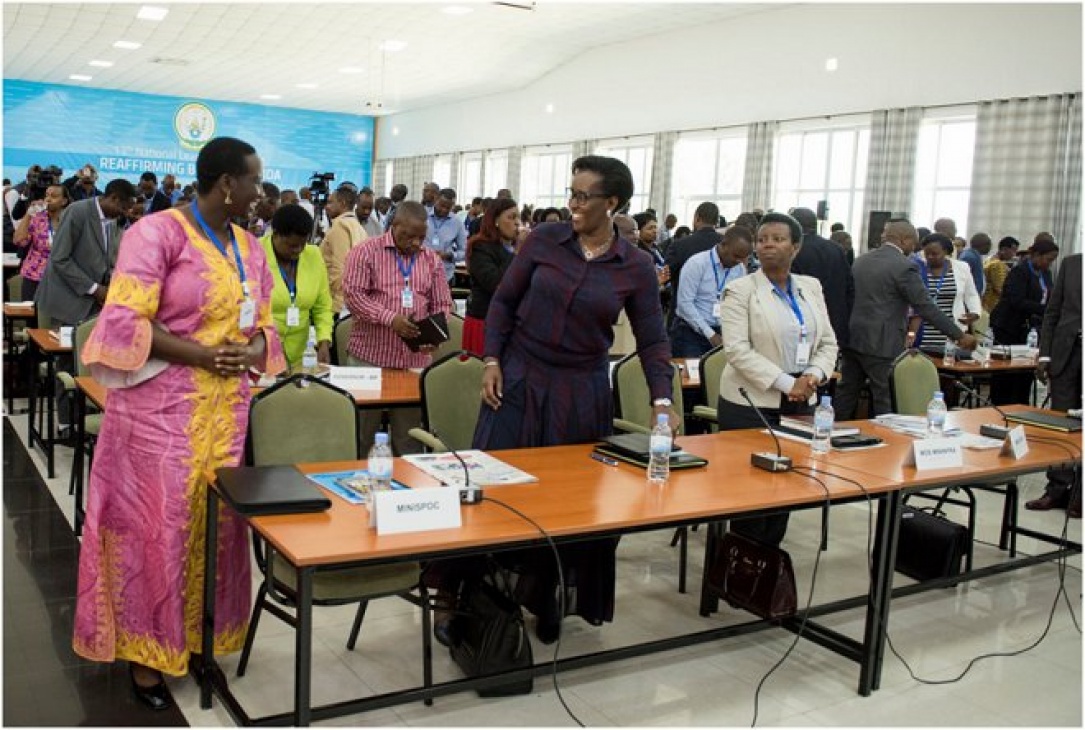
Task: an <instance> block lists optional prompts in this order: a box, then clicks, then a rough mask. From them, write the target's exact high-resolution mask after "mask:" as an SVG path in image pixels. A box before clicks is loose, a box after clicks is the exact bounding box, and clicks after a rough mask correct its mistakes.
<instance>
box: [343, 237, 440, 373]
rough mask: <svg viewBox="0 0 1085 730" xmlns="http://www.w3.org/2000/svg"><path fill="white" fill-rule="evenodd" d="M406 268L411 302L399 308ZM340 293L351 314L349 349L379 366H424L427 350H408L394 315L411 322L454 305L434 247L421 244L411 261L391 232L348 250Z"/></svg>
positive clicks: (359, 357) (355, 354) (427, 363)
mask: <svg viewBox="0 0 1085 730" xmlns="http://www.w3.org/2000/svg"><path fill="white" fill-rule="evenodd" d="M404 272H409V275H408V276H407V277H406V278H407V279H408V281H409V282H410V288H411V291H412V293H413V297H414V307H413V308H412V309H410V310H406V309H403V306H402V295H403V284H404V278H405V277H404ZM343 294H344V296H345V299H346V303H347V308H348V309H350V313H351V315H353V317H354V326H353V328H352V329H351V332H350V341H349V343H348V345H347V350H348V351H349V352H350V354H351V355H353V356H354V357H356V358H358V359H359V360H362V361H363V362H367V363H371V364H373V365H376V366H378V367H382V368H424V367H426V366H427V365H429V364H430V360H431V355H430V354H429V353H425V352H411V350H410V348H409V347H407V345H406V343H404V342H403V340H402V339H401V338H400V337H399V335H397V334H396V333H395V331H394V330H393V329H392V319H393V318H394V317H395V316H396V315H397V314H403V315H406V316H408V317H410V318H411V319H413V320H415V321H419V320H422V319H425V318H426V317H428V316H430V315H431V314H436V313H437V312H444V313H445V314H446V315H447V314H448V312H449V311H450V310H451V309H452V293H451V292H450V291H449V288H448V280H447V279H446V278H445V270H444V266H442V265H441V260H440V259H439V258H438V257H437V254H435V253H434V252H433V251H430V250H427V249H422V250H421V251H419V252H418V253H417V254H415V256H414V258H413V264H412V260H411V258H409V257H404V256H403V255H401V254H400V253H399V251H398V250H397V249H396V245H395V243H394V242H393V240H392V233H391V232H390V231H389V232H388V233H385V234H384V235H383V236H378V237H376V238H370V239H368V240H366V241H363V242H362V243H359V244H358V245H357V246H355V247H354V248H352V249H351V250H350V253H348V254H347V260H346V263H345V264H344V267H343Z"/></svg>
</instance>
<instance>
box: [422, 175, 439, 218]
mask: <svg viewBox="0 0 1085 730" xmlns="http://www.w3.org/2000/svg"><path fill="white" fill-rule="evenodd" d="M440 193H441V186H440V185H438V184H437V183H435V182H428V183H423V184H422V205H423V206H425V208H426V213H432V212H433V204H434V203H436V202H437V196H438V195H440Z"/></svg>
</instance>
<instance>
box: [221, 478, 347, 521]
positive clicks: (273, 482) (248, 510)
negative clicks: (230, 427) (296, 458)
mask: <svg viewBox="0 0 1085 730" xmlns="http://www.w3.org/2000/svg"><path fill="white" fill-rule="evenodd" d="M215 476H216V477H218V485H219V494H221V495H222V498H223V499H225V500H226V501H227V502H228V503H229V504H230V506H231V507H233V508H234V509H235V510H237V512H238V513H240V514H243V515H247V516H258V515H289V514H297V513H302V512H323V511H324V510H326V509H329V508H330V507H331V506H332V501H331V500H330V499H328V497H327V496H326V495H325V494H324V493H323V492H322V491H321V490H320V488H319V487H317V486H316V485H315V484H313V483H312V482H311V481H309V480H308V479H306V477H305V475H304V474H302V473H301V472H300V471H298V470H297V469H296V468H295V467H293V466H242V467H234V468H224V469H216V470H215Z"/></svg>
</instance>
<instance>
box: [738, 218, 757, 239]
mask: <svg viewBox="0 0 1085 730" xmlns="http://www.w3.org/2000/svg"><path fill="white" fill-rule="evenodd" d="M735 225H736V226H742V227H743V228H745V229H747V230H748V231H749V232H750V235H753V232H754V231H756V230H757V216H755V215H754V214H753V213H739V214H738V218H735Z"/></svg>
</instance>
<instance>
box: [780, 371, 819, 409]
mask: <svg viewBox="0 0 1085 730" xmlns="http://www.w3.org/2000/svg"><path fill="white" fill-rule="evenodd" d="M820 382H821V378H819V377H818V376H817V375H814V374H813V373H806V374H805V375H801V376H799V377H797V378H795V384H794V385H792V386H791V390H790V391H789V392H788V394H787V399H788V400H789V401H793V402H801V403H805V402H807V401H808V400H810V397H811V396H813V395H814V394H815V393H817V392H818V383H820Z"/></svg>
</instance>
